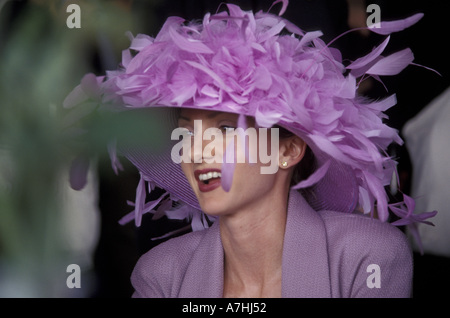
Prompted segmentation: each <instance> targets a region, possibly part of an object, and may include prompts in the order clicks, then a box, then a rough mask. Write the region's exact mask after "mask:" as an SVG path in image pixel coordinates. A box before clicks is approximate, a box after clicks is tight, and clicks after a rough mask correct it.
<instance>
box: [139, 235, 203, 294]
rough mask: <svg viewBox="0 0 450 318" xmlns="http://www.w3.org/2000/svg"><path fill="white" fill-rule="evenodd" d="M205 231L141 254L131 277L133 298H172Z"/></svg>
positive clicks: (162, 244) (177, 239)
mask: <svg viewBox="0 0 450 318" xmlns="http://www.w3.org/2000/svg"><path fill="white" fill-rule="evenodd" d="M206 231H208V230H207V229H206V230H202V231H195V232H191V233H188V234H184V235H181V236H178V237H175V238H172V239H169V240H167V241H165V242H163V243H161V244H159V245H157V246H155V247H154V248H152V249H151V250H149V251H148V252H147V253H145V254H143V255H142V256H141V257H140V258H139V260H138V262H137V263H136V266H135V267H134V270H133V272H132V274H131V283H132V285H133V287H134V290H135V291H134V294H133V297H146V298H155V297H164V298H167V297H176V294H177V293H178V289H179V286H180V285H181V282H182V280H183V277H184V274H185V271H186V269H187V267H188V265H189V262H190V260H191V257H192V255H193V252H194V251H195V250H196V248H197V247H198V244H199V243H200V241H201V240H202V238H203V237H204V235H205V233H206Z"/></svg>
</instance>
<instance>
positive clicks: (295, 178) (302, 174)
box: [274, 126, 316, 186]
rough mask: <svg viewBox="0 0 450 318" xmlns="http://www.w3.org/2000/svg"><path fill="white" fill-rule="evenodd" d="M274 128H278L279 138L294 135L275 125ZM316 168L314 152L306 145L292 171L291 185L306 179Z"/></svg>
mask: <svg viewBox="0 0 450 318" xmlns="http://www.w3.org/2000/svg"><path fill="white" fill-rule="evenodd" d="M274 128H278V129H279V136H280V139H285V138H289V137H292V136H295V134H294V133H292V132H290V131H289V130H287V129H285V128H283V127H280V126H275V127H274ZM315 169H316V159H315V157H314V153H313V152H312V150H311V148H310V147H309V146H306V150H305V155H304V156H303V158H302V160H301V161H300V162H299V163H298V164H297V165H296V166H295V168H294V173H293V174H292V179H291V186H293V185H296V184H297V183H299V182H300V181H302V180H305V179H307V178H308V177H309V176H310V175H311V174H312V173H313V172H314V170H315Z"/></svg>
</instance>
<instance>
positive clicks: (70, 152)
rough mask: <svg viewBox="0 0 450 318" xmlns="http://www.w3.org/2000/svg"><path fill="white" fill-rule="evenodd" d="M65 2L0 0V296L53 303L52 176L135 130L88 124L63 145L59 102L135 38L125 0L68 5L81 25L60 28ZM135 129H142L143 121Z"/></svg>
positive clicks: (60, 249) (55, 222) (56, 251)
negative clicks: (88, 129)
mask: <svg viewBox="0 0 450 318" xmlns="http://www.w3.org/2000/svg"><path fill="white" fill-rule="evenodd" d="M70 3H71V2H70V1H56V0H48V1H45V0H35V1H20V2H19V1H2V0H0V10H1V11H0V61H1V62H0V296H3V297H5V296H6V297H10V296H12V297H14V296H25V297H27V296H30V297H53V296H60V294H59V293H58V291H59V289H58V288H59V287H57V286H60V285H64V286H65V278H66V277H67V274H66V273H65V268H66V267H65V266H67V265H68V264H64V257H66V255H64V253H65V249H64V246H63V243H62V242H63V240H61V235H63V233H61V231H60V229H59V228H58V226H59V223H60V222H61V220H60V215H59V210H60V208H61V204H62V202H61V200H60V197H59V192H58V185H60V183H58V180H59V178H60V176H61V171H62V170H63V169H67V167H68V165H69V163H70V161H71V160H72V159H73V158H74V156H76V155H77V154H78V153H77V152H83V151H84V152H87V153H89V154H95V152H96V151H97V150H98V149H99V148H100V147H102V149H106V144H105V141H106V139H107V137H108V136H110V132H111V131H114V129H116V130H117V129H119V130H121V131H128V129H130V128H132V127H135V123H133V122H129V123H125V125H122V126H120V127H118V126H119V125H118V124H117V122H115V123H108V122H105V121H98V122H95V121H94V122H93V123H91V124H92V127H97V129H96V130H95V131H94V132H92V133H91V134H90V135H86V136H85V138H84V140H83V142H82V143H76V142H74V141H72V140H71V139H70V138H69V136H68V135H66V134H65V133H64V131H63V130H62V127H61V126H62V118H63V117H64V115H65V111H64V109H63V107H62V102H63V100H64V98H65V96H67V94H68V93H69V92H70V91H71V90H72V89H73V88H74V87H75V86H76V85H78V84H79V82H80V80H81V78H82V76H83V75H84V74H85V73H88V72H97V73H99V72H102V73H103V72H104V69H105V68H111V67H112V68H116V67H117V64H118V63H119V61H120V58H121V55H120V54H121V50H123V49H125V48H127V47H128V46H129V39H128V38H127V37H126V36H125V32H126V31H128V30H131V31H132V32H133V34H136V32H134V31H135V30H136V29H139V28H138V24H139V21H138V20H137V19H136V18H133V14H132V11H131V4H132V1H99V0H97V1H94V0H93V1H87V0H85V1H76V2H75V1H74V3H77V4H78V5H79V6H80V7H81V18H82V20H81V28H80V29H69V28H68V27H67V26H66V19H67V16H68V15H69V13H67V12H66V8H67V5H69V4H70ZM148 18H149V19H151V12H149V15H148ZM98 75H101V74H98ZM111 125H113V127H112V126H111ZM140 127H141V129H144V128H145V125H144V122H142V125H141V126H140ZM141 133H142V130H141ZM93 136H94V137H95V138H93ZM78 141H79V140H78ZM61 264H64V266H61ZM58 273H59V274H58ZM15 279H17V280H18V281H17V286H16V287H17V290H14V292H13V293H11V292H10V291H11V290H10V289H11V288H10V289H8V286H7V284H15ZM56 280H58V281H56ZM2 284H3V286H2ZM20 286H22V287H20ZM20 288H22V289H20Z"/></svg>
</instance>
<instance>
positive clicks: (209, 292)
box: [179, 190, 331, 298]
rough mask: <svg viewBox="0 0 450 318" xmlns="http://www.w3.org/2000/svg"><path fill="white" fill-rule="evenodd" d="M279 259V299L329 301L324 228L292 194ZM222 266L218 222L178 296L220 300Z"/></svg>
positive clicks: (207, 233)
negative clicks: (280, 264) (280, 287)
mask: <svg viewBox="0 0 450 318" xmlns="http://www.w3.org/2000/svg"><path fill="white" fill-rule="evenodd" d="M205 256H207V258H205ZM282 257H283V258H282V297H293V298H294V297H295V298H306V297H331V286H330V276H329V265H328V252H327V240H326V231H325V225H324V223H323V221H322V219H321V217H320V216H319V214H318V213H317V212H316V211H314V210H313V209H312V208H311V207H310V206H309V205H308V203H307V202H306V201H305V199H303V197H302V196H301V194H300V193H298V192H297V191H295V190H293V191H291V192H290V194H289V203H288V214H287V221H286V232H285V237H284V245H283V256H282ZM223 264H224V253H223V246H222V241H221V239H220V230H219V222H215V224H214V225H213V226H212V227H211V228H210V229H208V230H206V231H205V235H204V236H203V238H202V239H201V241H200V243H199V245H198V248H197V249H196V250H195V252H194V253H193V255H192V260H191V262H190V263H189V266H188V269H187V271H186V274H185V278H184V281H183V284H182V287H181V289H180V295H179V296H180V297H201V298H208V297H213V298H221V297H222V295H223V274H224V268H223Z"/></svg>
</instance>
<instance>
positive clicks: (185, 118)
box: [178, 116, 191, 121]
mask: <svg viewBox="0 0 450 318" xmlns="http://www.w3.org/2000/svg"><path fill="white" fill-rule="evenodd" d="M178 120H185V121H191V119H190V118H189V117H184V116H178Z"/></svg>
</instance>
